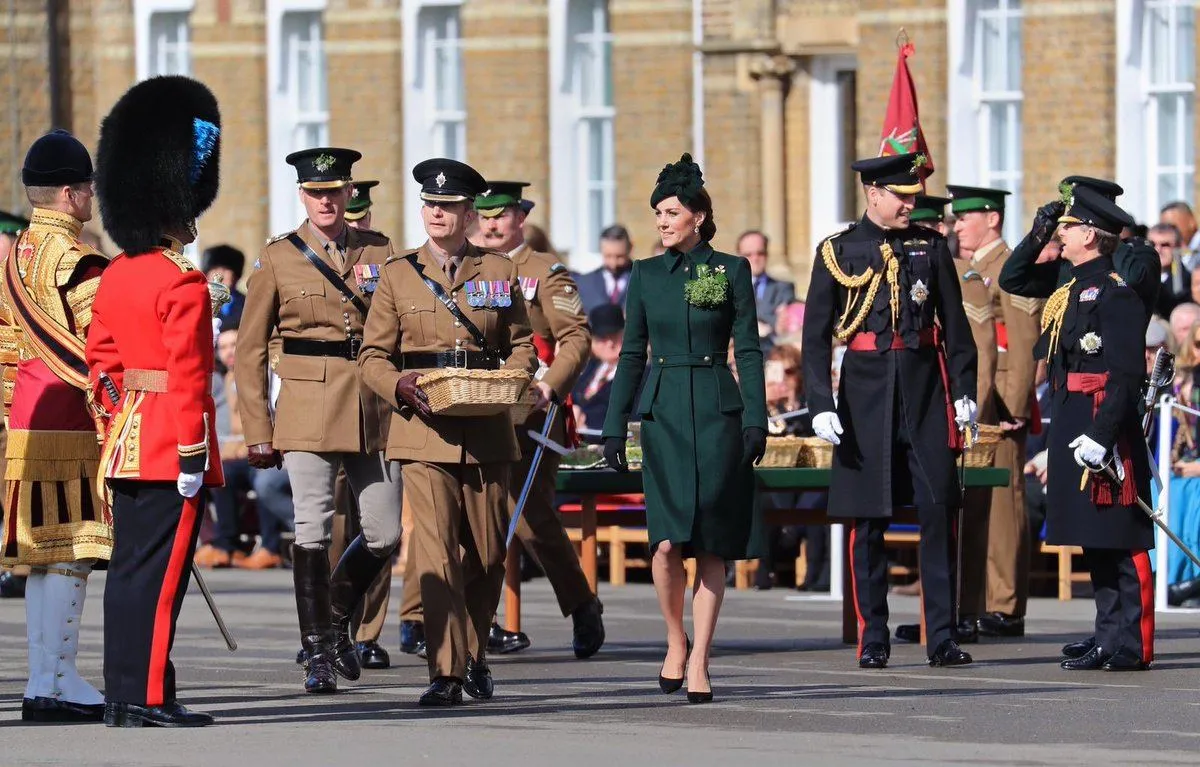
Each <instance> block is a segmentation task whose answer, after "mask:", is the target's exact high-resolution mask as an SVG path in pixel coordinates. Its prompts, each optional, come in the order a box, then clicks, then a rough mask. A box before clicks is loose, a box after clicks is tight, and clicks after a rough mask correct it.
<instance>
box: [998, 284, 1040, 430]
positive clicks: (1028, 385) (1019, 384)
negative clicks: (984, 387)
mask: <svg viewBox="0 0 1200 767" xmlns="http://www.w3.org/2000/svg"><path fill="white" fill-rule="evenodd" d="M1042 303H1043V302H1042V301H1041V300H1039V299H1036V298H1022V297H1020V296H1014V295H1012V294H1010V293H1006V292H1004V291H1003V290H1002V291H1000V309H1001V311H1002V312H1003V313H1004V317H1003V320H1004V325H1005V327H1006V328H1007V329H1008V359H1007V360H1006V362H1007V365H1008V368H1007V371H1006V372H1005V375H1004V391H1002V392H1000V393H999V394H1000V397H1001V399H1002V400H1003V401H1004V406H1005V407H1006V408H1007V409H1008V412H1009V413H1010V414H1011V415H1012V417H1013V418H1025V419H1028V418H1029V401H1030V397H1032V396H1033V378H1034V374H1035V373H1036V371H1037V363H1036V362H1035V361H1034V359H1033V347H1034V345H1035V344H1036V343H1037V340H1038V337H1039V336H1040V335H1041V332H1042Z"/></svg>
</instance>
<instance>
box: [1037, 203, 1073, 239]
mask: <svg viewBox="0 0 1200 767" xmlns="http://www.w3.org/2000/svg"><path fill="white" fill-rule="evenodd" d="M1066 210H1067V205H1066V203H1064V202H1063V201H1062V200H1054V201H1053V202H1048V203H1046V204H1045V205H1043V206H1042V207H1040V208H1038V209H1037V214H1036V215H1034V217H1033V230H1032V231H1033V233H1034V235H1035V236H1036V237H1037V238H1038V240H1039V241H1040V242H1041V244H1042V246H1043V247H1044V246H1045V245H1046V243H1047V242H1049V241H1050V238H1051V237H1053V236H1054V230H1055V229H1057V228H1058V219H1059V218H1060V217H1061V216H1062V214H1063V213H1064V212H1066Z"/></svg>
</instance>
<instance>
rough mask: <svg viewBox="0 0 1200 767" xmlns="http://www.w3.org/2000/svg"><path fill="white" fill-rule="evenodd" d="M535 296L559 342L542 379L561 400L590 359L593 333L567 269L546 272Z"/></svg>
mask: <svg viewBox="0 0 1200 767" xmlns="http://www.w3.org/2000/svg"><path fill="white" fill-rule="evenodd" d="M538 293H539V294H540V295H539V296H538V301H539V302H540V303H541V307H542V313H543V314H544V315H545V316H546V321H547V322H548V323H549V324H550V332H551V334H552V335H553V336H554V340H555V342H557V343H558V350H557V351H556V352H555V354H554V362H553V363H552V364H551V365H550V369H549V370H547V371H546V375H545V377H544V378H543V379H542V380H543V381H545V382H546V383H547V384H548V385H549V386H550V388H551V389H553V390H554V393H555V394H557V395H558V399H559V401H562V400H564V399H566V397H567V395H568V394H570V393H571V390H572V389H574V388H575V382H576V381H577V380H579V375H580V373H582V372H583V367H584V365H586V364H587V361H588V358H589V357H590V356H591V353H592V331H591V329H590V328H589V327H588V324H587V315H585V314H584V313H583V301H582V300H581V299H580V298H579V289H578V287H576V285H575V280H574V279H572V278H571V274H570V272H568V271H567V270H566V269H554V270H553V271H551V270H547V274H546V276H545V277H544V278H543V280H542V286H541V287H540V288H539V289H538Z"/></svg>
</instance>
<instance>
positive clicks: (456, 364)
mask: <svg viewBox="0 0 1200 767" xmlns="http://www.w3.org/2000/svg"><path fill="white" fill-rule="evenodd" d="M459 355H462V364H461V365H460V364H459V362H458V358H459ZM454 367H456V368H462V369H466V367H467V350H466V349H462V348H457V349H455V350H454Z"/></svg>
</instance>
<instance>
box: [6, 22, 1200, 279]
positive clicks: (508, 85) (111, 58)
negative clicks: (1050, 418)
mask: <svg viewBox="0 0 1200 767" xmlns="http://www.w3.org/2000/svg"><path fill="white" fill-rule="evenodd" d="M48 6H49V7H50V8H51V10H50V11H49V12H48V11H47V8H48ZM1194 19H1195V10H1194V2H1193V0H1082V1H1081V0H505V1H504V2H501V0H59V2H57V3H50V4H47V3H46V2H44V1H43V0H11V2H9V3H8V4H7V7H5V6H4V5H3V4H0V62H3V63H4V65H3V66H0V94H3V101H4V104H5V107H4V109H5V114H4V117H3V119H0V207H3V208H13V209H17V210H21V209H23V208H24V207H25V206H24V200H23V199H22V194H21V189H20V186H19V181H18V170H19V167H20V162H21V159H22V157H23V155H24V151H25V148H26V147H27V146H28V144H29V142H30V141H32V140H33V139H34V138H35V137H36V136H38V135H39V134H40V133H42V132H43V131H44V130H46V129H47V128H48V127H49V126H50V125H52V124H57V125H61V126H62V127H66V128H68V129H70V130H72V131H73V132H75V133H76V134H77V135H79V136H80V138H82V139H83V140H84V142H85V143H87V144H88V145H89V146H91V147H94V146H95V141H96V135H97V132H98V125H99V120H100V119H101V118H102V117H103V115H104V113H105V112H106V110H107V109H108V107H109V106H110V105H111V104H112V103H113V102H114V101H115V99H116V98H117V97H118V96H119V95H120V94H121V93H122V92H123V91H124V89H125V88H127V87H128V86H129V85H130V84H131V83H132V82H134V81H135V80H136V79H137V78H139V77H145V76H149V75H151V74H155V73H162V72H185V73H188V74H190V75H192V76H194V77H197V78H199V79H201V80H204V81H205V82H206V83H208V84H209V86H210V87H211V88H212V89H213V90H214V92H215V93H216V94H217V96H218V98H219V100H220V102H221V105H222V112H223V116H224V122H225V137H224V140H225V144H224V158H223V168H224V171H223V173H224V176H223V178H222V193H221V195H220V197H219V198H218V201H217V203H216V205H215V206H214V208H213V209H212V211H211V212H209V213H208V214H207V215H206V216H205V218H204V220H203V221H202V222H201V245H205V244H215V243H217V242H220V241H228V242H232V243H234V244H236V245H238V246H239V247H241V248H243V249H245V250H247V251H248V252H251V253H252V252H254V251H255V250H257V248H258V246H259V245H260V244H261V242H262V241H263V239H264V238H266V237H267V236H269V235H270V234H273V233H276V232H278V231H281V230H283V229H285V228H288V227H290V226H293V225H294V224H295V223H296V222H298V220H299V213H298V206H297V202H296V193H295V188H294V183H293V182H294V176H293V175H291V169H290V168H288V167H287V166H285V165H284V164H283V162H282V158H283V156H284V155H286V154H287V152H289V151H291V150H293V149H296V148H300V147H301V146H309V145H314V144H316V143H325V142H328V143H332V144H335V145H342V146H352V147H355V148H357V149H359V150H361V151H362V152H363V154H364V159H363V160H362V162H361V163H360V164H359V166H358V168H357V171H358V175H359V176H360V177H363V178H367V177H373V178H378V179H379V180H380V181H381V182H382V186H381V187H380V188H379V189H378V190H377V191H376V192H375V193H374V195H373V197H374V198H375V199H376V200H377V203H376V206H375V213H374V224H375V226H376V227H377V228H379V229H381V230H382V231H384V232H387V233H388V234H390V235H391V236H392V237H393V238H394V239H395V240H397V242H398V243H404V244H408V245H411V244H416V243H417V242H419V239H420V227H419V221H418V219H417V217H416V213H417V209H416V205H417V203H416V198H415V196H414V194H413V193H414V191H415V186H414V184H413V183H412V182H411V179H410V178H409V176H408V169H409V168H411V166H412V165H413V164H415V163H416V162H417V161H419V160H420V159H423V158H424V157H428V156H434V155H439V154H444V155H450V156H456V157H460V158H462V159H465V160H466V161H468V162H470V163H472V164H473V165H475V166H476V167H477V168H479V169H480V170H481V171H482V172H483V173H484V174H485V175H489V176H491V177H493V178H497V179H499V178H506V177H508V178H511V177H516V178H523V179H526V180H528V181H531V182H533V187H532V188H531V189H530V190H529V194H530V196H531V197H532V198H533V199H535V200H536V201H537V202H538V206H537V208H536V209H535V210H534V212H533V215H532V217H531V219H532V220H533V221H534V222H535V223H538V224H541V225H543V226H546V227H547V228H548V229H549V231H550V233H551V236H552V239H553V240H554V242H555V243H556V245H557V246H558V247H559V248H561V249H562V250H564V251H566V252H568V253H569V254H570V255H569V257H570V259H571V261H572V264H573V265H574V266H576V267H580V268H587V267H590V266H592V265H594V263H595V257H594V255H593V251H594V250H595V247H596V246H595V236H596V234H597V233H598V231H599V229H600V228H601V227H603V226H604V225H606V224H608V223H612V222H614V221H620V222H622V223H625V224H626V225H628V226H629V228H630V229H631V231H632V232H633V235H634V238H635V247H636V250H637V254H638V255H641V254H645V253H647V252H648V251H649V249H650V246H651V243H652V242H653V241H654V240H655V235H654V230H653V220H652V217H651V214H650V211H649V209H648V204H647V203H648V195H649V192H650V190H651V187H652V186H653V183H654V178H655V176H656V174H657V172H658V170H659V168H661V167H662V165H663V164H664V163H666V162H669V161H672V160H674V159H676V158H677V157H678V156H679V154H680V153H681V152H683V151H691V152H693V154H695V155H696V157H697V159H698V160H700V161H701V163H702V164H703V166H704V169H705V174H706V178H707V179H708V183H709V188H710V190H711V191H712V193H713V197H714V201H715V204H716V217H717V223H718V227H719V232H718V235H717V242H716V245H717V246H718V247H720V248H723V249H726V250H730V249H732V248H733V243H734V237H735V236H736V234H737V232H739V231H741V230H743V229H746V228H762V229H764V230H766V231H767V232H768V233H769V234H771V235H772V240H773V243H772V251H773V253H774V254H775V256H774V258H775V261H774V265H773V270H774V271H776V272H777V273H779V274H781V275H791V276H794V278H795V279H797V281H798V282H799V283H801V287H803V285H804V283H806V281H807V276H808V274H807V273H808V268H809V263H810V259H811V253H812V249H813V246H814V244H815V243H816V241H817V240H819V238H820V237H822V236H823V235H825V234H828V233H829V232H831V231H834V230H835V229H836V228H837V227H838V226H839V225H840V224H842V223H843V222H845V221H846V220H848V219H851V218H854V217H856V216H857V215H858V207H859V205H860V202H861V195H860V194H859V191H858V189H857V187H856V185H855V183H854V178H853V176H852V175H851V174H849V173H848V172H847V171H846V169H845V166H846V164H847V163H848V162H849V161H850V160H851V159H852V158H854V157H857V156H865V155H870V154H874V153H876V152H877V151H878V144H879V129H880V123H881V120H882V115H883V111H884V105H885V102H886V98H887V94H888V90H889V88H890V85H891V81H892V74H893V69H894V67H895V62H896V39H897V33H898V31H899V29H900V28H901V27H903V28H904V29H905V31H906V33H907V35H908V37H909V38H910V39H911V41H912V42H913V43H914V44H915V45H916V54H915V55H914V56H913V57H912V58H911V59H910V67H911V69H912V73H913V77H914V79H915V81H916V84H917V88H918V94H919V97H920V104H921V110H922V111H921V117H922V125H923V128H924V131H925V135H926V138H927V139H928V142H929V145H930V149H931V151H932V153H933V156H934V159H935V161H936V162H937V168H938V169H937V173H936V174H935V176H934V177H933V178H932V179H931V182H930V187H931V190H932V191H935V192H937V191H940V190H941V189H943V188H944V185H945V184H946V183H947V182H953V183H964V184H979V185H997V186H1006V187H1008V188H1010V189H1012V190H1013V191H1014V192H1015V193H1016V194H1014V196H1013V198H1011V199H1012V201H1013V205H1012V210H1014V211H1015V213H1010V222H1009V229H1008V231H1009V233H1010V234H1013V233H1016V232H1018V231H1020V229H1021V227H1022V226H1023V225H1024V223H1025V222H1026V221H1027V220H1028V218H1029V215H1030V213H1031V212H1032V211H1033V210H1034V209H1035V208H1036V207H1037V206H1038V205H1039V204H1040V203H1041V202H1043V201H1045V200H1046V199H1048V198H1049V197H1051V196H1053V194H1054V192H1055V184H1056V182H1057V181H1058V179H1059V178H1061V177H1062V176H1063V175H1066V174H1067V173H1072V172H1074V173H1087V174H1092V175H1099V176H1106V177H1114V178H1116V179H1117V180H1118V181H1120V182H1121V183H1122V184H1123V185H1124V186H1125V187H1126V189H1127V190H1128V193H1127V195H1126V197H1125V198H1123V199H1122V202H1123V203H1124V204H1125V205H1126V207H1128V208H1129V209H1130V210H1131V211H1132V212H1134V213H1135V214H1136V215H1137V217H1138V218H1139V219H1142V220H1147V219H1153V218H1154V217H1155V216H1156V211H1157V209H1158V207H1160V206H1161V205H1162V204H1165V203H1166V202H1169V201H1171V200H1174V199H1187V200H1189V201H1190V200H1192V199H1193V198H1194V196H1195V186H1196V181H1195V173H1194V170H1195V150H1194V147H1195V144H1196V133H1197V130H1198V129H1197V125H1196V120H1195V116H1194V114H1195V110H1194V102H1195V71H1196V61H1195V60H1196V49H1197V46H1196V41H1197V34H1198V33H1197V29H1196V25H1195V21H1194ZM51 50H53V51H54V52H55V55H54V56H53V57H51V55H50V51H51ZM1118 115H1119V116H1120V119H1118Z"/></svg>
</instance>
